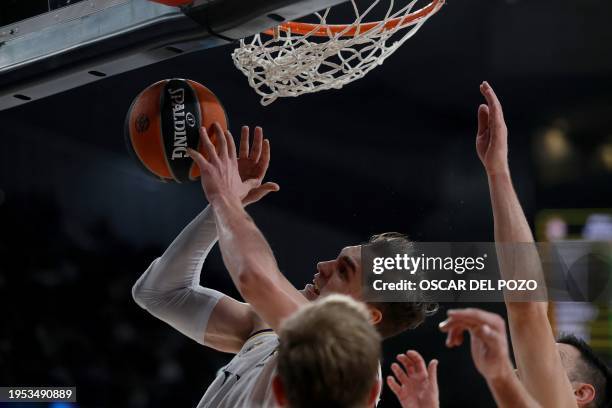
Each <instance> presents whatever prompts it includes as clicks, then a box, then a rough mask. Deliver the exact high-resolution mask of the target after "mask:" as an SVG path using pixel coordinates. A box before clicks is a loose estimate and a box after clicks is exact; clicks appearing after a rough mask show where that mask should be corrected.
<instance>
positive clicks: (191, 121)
mask: <svg viewBox="0 0 612 408" xmlns="http://www.w3.org/2000/svg"><path fill="white" fill-rule="evenodd" d="M185 120H186V121H187V125H188V126H189V127H195V125H196V120H195V116H193V113H191V112H187V115H185Z"/></svg>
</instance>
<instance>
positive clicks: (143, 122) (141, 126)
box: [136, 113, 151, 133]
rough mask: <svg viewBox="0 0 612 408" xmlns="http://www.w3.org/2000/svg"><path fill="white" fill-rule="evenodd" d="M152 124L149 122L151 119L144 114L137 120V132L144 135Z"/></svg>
mask: <svg viewBox="0 0 612 408" xmlns="http://www.w3.org/2000/svg"><path fill="white" fill-rule="evenodd" d="M150 124H151V122H150V121H149V117H148V116H147V115H145V114H144V113H141V114H140V115H138V117H137V118H136V131H137V132H138V133H144V132H146V131H147V129H149V125H150Z"/></svg>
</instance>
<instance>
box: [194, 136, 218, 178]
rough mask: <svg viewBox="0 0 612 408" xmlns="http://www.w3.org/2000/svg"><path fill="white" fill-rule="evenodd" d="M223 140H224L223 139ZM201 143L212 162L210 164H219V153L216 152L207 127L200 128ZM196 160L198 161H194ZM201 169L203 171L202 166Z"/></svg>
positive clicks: (209, 160)
mask: <svg viewBox="0 0 612 408" xmlns="http://www.w3.org/2000/svg"><path fill="white" fill-rule="evenodd" d="M221 139H223V137H221ZM200 143H201V145H202V148H203V149H204V153H205V154H206V156H208V162H210V163H218V161H219V156H218V155H217V151H216V150H215V146H214V145H213V143H212V141H211V140H210V137H209V136H208V132H207V131H206V128H205V127H201V128H200ZM194 152H195V151H194ZM196 153H197V152H196ZM198 154H199V153H198ZM192 158H193V157H192ZM202 158H204V157H202ZM194 160H196V159H194ZM196 163H197V161H196ZM198 166H199V165H198ZM200 169H202V167H201V166H200Z"/></svg>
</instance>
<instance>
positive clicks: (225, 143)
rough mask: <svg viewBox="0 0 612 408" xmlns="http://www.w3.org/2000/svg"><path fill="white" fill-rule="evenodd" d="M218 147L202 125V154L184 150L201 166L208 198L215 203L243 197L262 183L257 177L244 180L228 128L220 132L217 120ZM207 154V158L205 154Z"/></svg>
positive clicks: (203, 184)
mask: <svg viewBox="0 0 612 408" xmlns="http://www.w3.org/2000/svg"><path fill="white" fill-rule="evenodd" d="M213 131H214V132H215V136H216V140H217V142H218V147H217V149H215V146H214V145H213V143H212V141H211V139H210V137H209V135H208V132H207V131H206V129H205V128H201V129H200V143H201V144H202V147H203V150H204V155H202V154H200V153H199V152H197V151H195V150H193V149H187V153H188V154H189V156H191V158H192V159H193V160H194V161H195V162H196V164H197V165H198V168H199V169H200V179H201V182H202V187H203V188H204V193H205V194H206V198H207V199H208V201H209V202H210V203H211V204H212V205H213V206H214V205H215V202H217V201H220V200H229V201H233V200H240V201H242V200H244V199H245V198H246V197H247V196H248V194H249V192H250V191H251V190H252V189H254V188H257V187H258V186H260V185H261V181H258V180H257V179H253V178H252V179H247V180H245V181H243V180H242V179H241V177H240V173H239V171H238V159H237V157H236V145H235V144H234V139H233V137H232V135H231V133H230V132H229V131H225V132H223V129H221V126H220V125H219V124H218V123H215V124H214V125H213ZM204 156H206V157H204Z"/></svg>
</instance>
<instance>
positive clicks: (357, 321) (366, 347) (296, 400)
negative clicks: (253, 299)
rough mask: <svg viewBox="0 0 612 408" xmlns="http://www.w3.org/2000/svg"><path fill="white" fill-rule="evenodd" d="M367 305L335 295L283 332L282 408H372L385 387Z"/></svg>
mask: <svg viewBox="0 0 612 408" xmlns="http://www.w3.org/2000/svg"><path fill="white" fill-rule="evenodd" d="M369 320H370V313H369V311H368V309H367V308H366V307H365V306H364V304H363V303H361V302H356V301H354V300H352V298H350V297H348V296H344V295H330V296H326V297H323V298H321V299H319V300H316V301H314V302H312V303H310V304H309V305H307V306H305V307H303V308H301V309H300V310H298V311H297V312H296V313H295V314H293V315H292V316H290V317H289V318H288V319H286V320H285V321H284V322H283V323H282V324H281V327H280V329H279V332H278V336H279V339H280V346H279V349H278V363H277V366H278V374H277V375H276V376H275V377H274V380H273V382H272V387H273V391H274V396H275V398H276V402H277V404H278V405H279V406H281V407H289V408H310V407H354V408H360V407H363V408H365V407H372V406H373V405H374V403H375V401H376V398H377V396H378V393H379V390H380V387H381V383H380V382H379V379H378V367H379V366H378V361H379V360H380V354H381V346H380V342H381V337H380V334H379V333H378V332H377V331H376V329H375V328H374V326H372V324H370V321H369Z"/></svg>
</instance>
